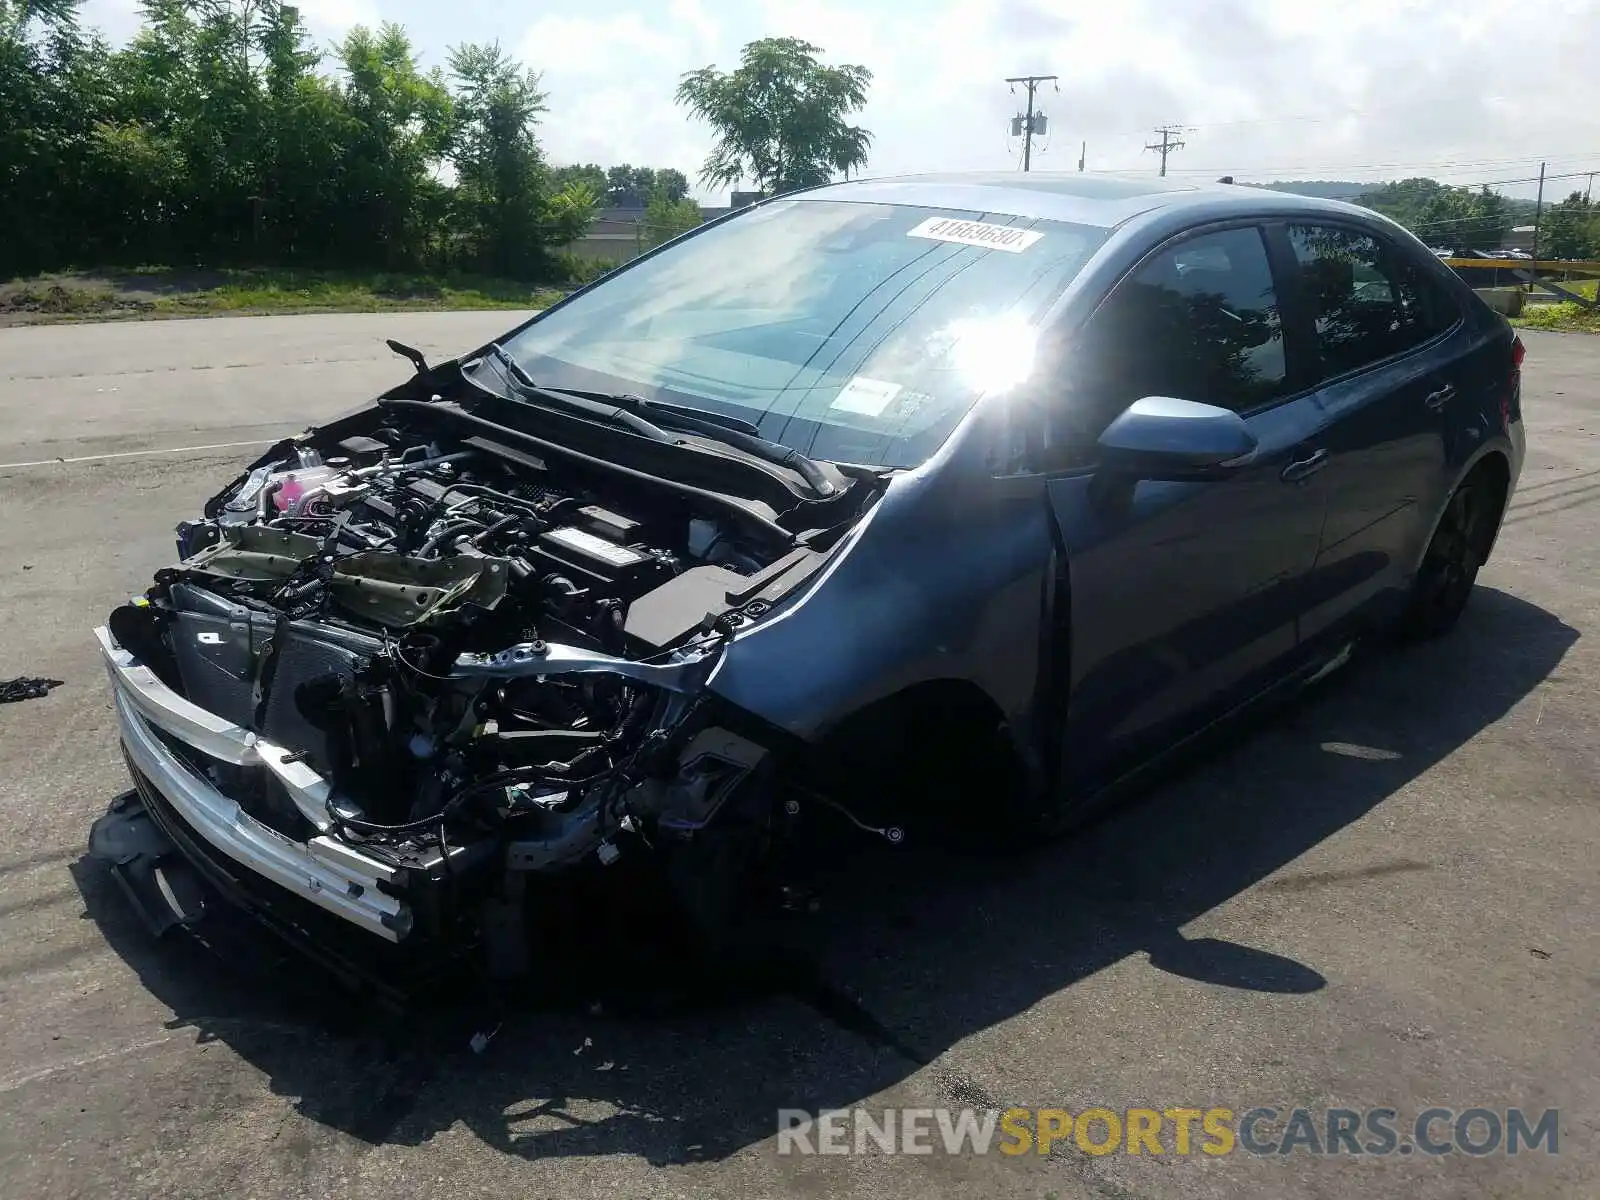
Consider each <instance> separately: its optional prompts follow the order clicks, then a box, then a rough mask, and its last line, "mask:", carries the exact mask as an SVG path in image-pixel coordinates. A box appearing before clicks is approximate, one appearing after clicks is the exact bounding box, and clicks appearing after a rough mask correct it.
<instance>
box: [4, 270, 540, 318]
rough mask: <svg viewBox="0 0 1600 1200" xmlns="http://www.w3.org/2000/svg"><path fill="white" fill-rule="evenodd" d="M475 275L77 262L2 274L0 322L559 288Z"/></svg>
mask: <svg viewBox="0 0 1600 1200" xmlns="http://www.w3.org/2000/svg"><path fill="white" fill-rule="evenodd" d="M566 291H567V289H565V288H552V287H543V286H536V285H532V284H526V283H518V282H516V281H514V280H509V279H494V278H489V277H486V276H479V275H464V274H449V275H425V274H415V273H384V272H354V271H297V270H290V269H285V268H235V269H227V270H210V271H206V270H183V269H174V268H166V267H147V268H139V269H135V270H129V271H75V272H63V273H60V274H55V275H47V276H41V277H39V278H36V279H19V280H14V281H12V282H11V283H9V284H0V323H3V324H12V325H15V324H30V323H37V322H49V321H72V320H108V319H117V318H124V317H201V316H218V315H246V314H256V313H307V312H405V311H418V310H421V311H429V310H443V309H530V308H545V307H548V306H549V305H551V304H553V303H555V302H556V301H557V300H559V299H560V298H561V297H562V296H564V295H565V294H566Z"/></svg>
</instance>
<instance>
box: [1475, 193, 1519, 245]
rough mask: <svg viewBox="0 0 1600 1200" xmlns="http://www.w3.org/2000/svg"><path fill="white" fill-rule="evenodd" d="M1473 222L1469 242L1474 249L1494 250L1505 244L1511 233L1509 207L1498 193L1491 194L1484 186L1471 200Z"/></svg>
mask: <svg viewBox="0 0 1600 1200" xmlns="http://www.w3.org/2000/svg"><path fill="white" fill-rule="evenodd" d="M1472 199H1473V206H1474V212H1473V221H1472V222H1471V224H1470V226H1469V240H1470V242H1471V245H1472V247H1473V248H1474V249H1478V250H1496V249H1499V247H1500V246H1502V245H1503V244H1504V243H1505V240H1506V236H1507V235H1508V234H1510V232H1511V205H1510V204H1509V203H1508V202H1507V201H1506V198H1505V197H1504V196H1502V195H1501V194H1500V193H1499V192H1491V191H1490V190H1489V185H1488V184H1484V185H1483V187H1482V188H1480V189H1479V190H1478V194H1477V195H1476V196H1474V197H1473V198H1472Z"/></svg>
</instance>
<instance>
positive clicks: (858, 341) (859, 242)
mask: <svg viewBox="0 0 1600 1200" xmlns="http://www.w3.org/2000/svg"><path fill="white" fill-rule="evenodd" d="M1105 236H1106V231H1105V230H1104V229H1100V228H1095V227H1090V226H1083V225H1071V224H1066V223H1063V222H1056V221H1044V220H1037V219H1033V218H1022V217H1013V216H1003V215H1000V216H996V215H993V214H983V213H974V212H967V211H956V210H944V209H932V208H921V207H916V208H914V207H909V206H903V205H886V204H860V203H849V202H839V201H824V200H786V201H778V202H775V203H770V204H765V205H761V206H759V207H757V208H754V209H752V210H751V211H749V212H746V213H741V214H740V215H738V216H737V217H734V218H732V219H730V220H728V221H726V222H724V223H722V224H719V225H716V226H714V227H712V228H709V229H706V230H704V231H703V232H701V233H699V234H697V235H695V236H694V237H691V238H689V239H687V240H685V241H684V242H682V243H681V244H679V245H676V246H673V247H671V248H669V249H667V250H664V251H662V252H661V253H659V254H656V255H654V256H652V257H650V258H647V259H644V260H643V261H641V262H639V263H637V264H636V265H634V266H632V267H630V268H628V269H627V270H626V271H623V272H621V273H619V274H618V275H617V276H616V277H614V278H612V279H609V280H607V281H606V282H604V283H602V284H601V285H600V286H598V287H596V288H594V289H593V290H591V291H589V292H587V293H585V294H583V295H580V296H576V297H574V298H573V299H572V300H571V301H569V302H568V303H567V304H565V305H563V306H562V307H560V308H557V309H555V310H554V311H552V312H550V313H548V314H547V315H545V316H543V317H541V318H539V319H537V320H535V321H534V322H533V323H532V324H530V325H529V326H527V327H526V328H525V329H523V330H522V332H521V333H519V334H517V335H516V336H514V337H512V338H510V339H509V340H508V341H507V342H506V344H505V348H506V349H507V350H508V351H509V352H510V353H511V354H512V355H513V356H514V357H515V358H516V359H517V361H518V362H519V363H520V364H521V365H522V366H523V368H524V369H525V370H526V371H527V372H528V374H529V375H531V376H532V377H533V378H534V379H535V380H536V381H537V382H538V383H539V384H541V385H543V386H546V387H552V388H581V389H587V390H595V391H606V392H617V391H625V392H633V393H636V394H638V395H641V396H644V397H645V398H646V399H650V400H660V401H663V402H671V403H676V404H690V405H694V406H697V407H701V408H707V409H713V410H716V411H719V412H722V413H726V414H728V415H731V416H737V417H741V418H743V419H745V420H747V421H751V422H753V423H754V424H755V425H756V426H757V427H758V428H759V429H760V431H761V435H762V436H763V437H765V438H769V439H771V440H773V441H776V442H781V443H783V444H784V445H787V446H790V447H793V448H794V449H796V450H799V451H801V452H802V453H804V454H807V455H810V456H812V457H817V458H827V459H832V460H834V461H837V462H852V463H860V464H864V465H872V466H891V467H909V466H915V465H916V464H918V463H920V462H922V461H923V460H924V459H926V458H927V457H928V456H929V455H930V454H932V453H933V451H934V450H936V449H938V447H939V446H940V444H942V443H943V441H944V440H945V439H946V438H947V437H948V436H949V435H950V433H951V431H952V430H953V429H954V428H955V427H956V425H957V424H958V423H959V422H960V420H961V418H962V417H963V416H964V415H965V414H966V412H967V411H968V410H969V409H970V408H971V407H972V405H973V403H974V402H975V401H976V400H977V399H978V398H979V397H980V396H981V395H983V394H984V393H985V392H987V391H991V390H995V389H998V388H1003V387H1006V386H1009V385H1011V384H1014V383H1016V382H1018V381H1020V379H1021V378H1022V377H1023V376H1025V375H1026V373H1027V371H1028V369H1029V368H1030V366H1031V364H1032V351H1033V325H1034V323H1035V322H1036V321H1037V320H1038V319H1039V318H1040V316H1041V315H1042V314H1043V312H1044V310H1045V308H1046V306H1047V305H1048V304H1049V303H1050V301H1051V300H1053V299H1054V298H1055V297H1056V296H1058V295H1059V294H1060V293H1061V291H1062V290H1063V289H1064V288H1065V287H1066V285H1067V283H1068V282H1069V281H1070V280H1071V279H1072V277H1073V276H1074V275H1075V274H1077V272H1078V270H1079V269H1080V268H1081V267H1082V266H1083V264H1084V262H1085V261H1086V260H1087V259H1088V257H1089V255H1090V254H1091V253H1093V251H1094V250H1095V249H1096V248H1097V247H1098V246H1099V245H1100V243H1101V242H1102V241H1103V240H1104V239H1105Z"/></svg>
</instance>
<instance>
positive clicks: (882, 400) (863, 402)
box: [828, 375, 900, 417]
mask: <svg viewBox="0 0 1600 1200" xmlns="http://www.w3.org/2000/svg"><path fill="white" fill-rule="evenodd" d="M899 394H900V385H899V384H898V383H885V382H884V381H883V380H881V379H868V378H867V377H866V376H865V375H857V376H856V377H855V378H854V379H852V380H851V381H850V382H849V383H847V384H845V385H844V387H842V388H840V389H839V394H838V395H837V396H835V397H834V398H833V403H832V404H830V405H828V407H829V408H830V409H833V408H836V409H838V410H839V411H840V412H848V413H857V414H859V415H861V416H863V417H878V416H882V415H883V410H884V409H886V408H888V407H889V405H890V403H891V402H892V401H893V400H894V398H895V397H896V396H898V395H899Z"/></svg>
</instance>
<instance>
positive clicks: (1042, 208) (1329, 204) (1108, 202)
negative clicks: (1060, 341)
mask: <svg viewBox="0 0 1600 1200" xmlns="http://www.w3.org/2000/svg"><path fill="white" fill-rule="evenodd" d="M789 198H790V199H796V200H849V201H856V202H858V203H864V204H905V205H911V206H913V207H918V208H953V209H960V210H963V211H967V212H981V213H997V214H1004V215H1006V216H1012V217H1024V218H1030V217H1031V218H1038V219H1044V220H1050V221H1068V222H1072V223H1074V224H1078V225H1093V226H1100V227H1102V228H1113V227H1115V226H1118V225H1121V224H1123V223H1124V222H1126V221H1129V220H1131V219H1132V218H1134V217H1137V216H1140V215H1142V214H1145V213H1150V212H1153V211H1155V210H1157V209H1162V210H1175V209H1194V210H1196V213H1195V215H1196V216H1199V215H1200V211H1199V210H1208V211H1207V214H1206V215H1207V216H1210V215H1213V214H1215V215H1225V214H1226V212H1227V211H1228V210H1229V209H1237V210H1238V211H1239V212H1240V214H1241V215H1243V214H1245V213H1260V214H1263V215H1265V214H1286V215H1294V214H1299V213H1308V214H1309V213H1326V214H1334V213H1337V214H1340V215H1353V214H1359V215H1361V216H1365V217H1370V216H1371V215H1372V214H1371V213H1370V212H1369V211H1368V210H1366V209H1362V208H1357V207H1356V206H1355V205H1351V204H1344V203H1342V202H1340V201H1337V200H1324V199H1321V198H1318V197H1314V196H1296V195H1294V194H1292V193H1289V192H1278V191H1273V190H1272V189H1270V188H1261V187H1251V186H1250V185H1248V184H1221V183H1185V182H1179V181H1176V180H1172V179H1164V178H1161V177H1159V176H1155V175H1142V176H1141V175H1111V174H1106V175H1102V174H1087V173H1083V172H1076V171H1070V172H1069V171H1011V172H1002V171H969V172H956V173H948V174H930V175H897V176H892V177H887V178H882V179H854V180H850V181H849V182H846V183H834V184H827V185H825V186H822V187H818V188H812V189H809V190H807V191H805V192H800V193H791V194H790V196H789Z"/></svg>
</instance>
